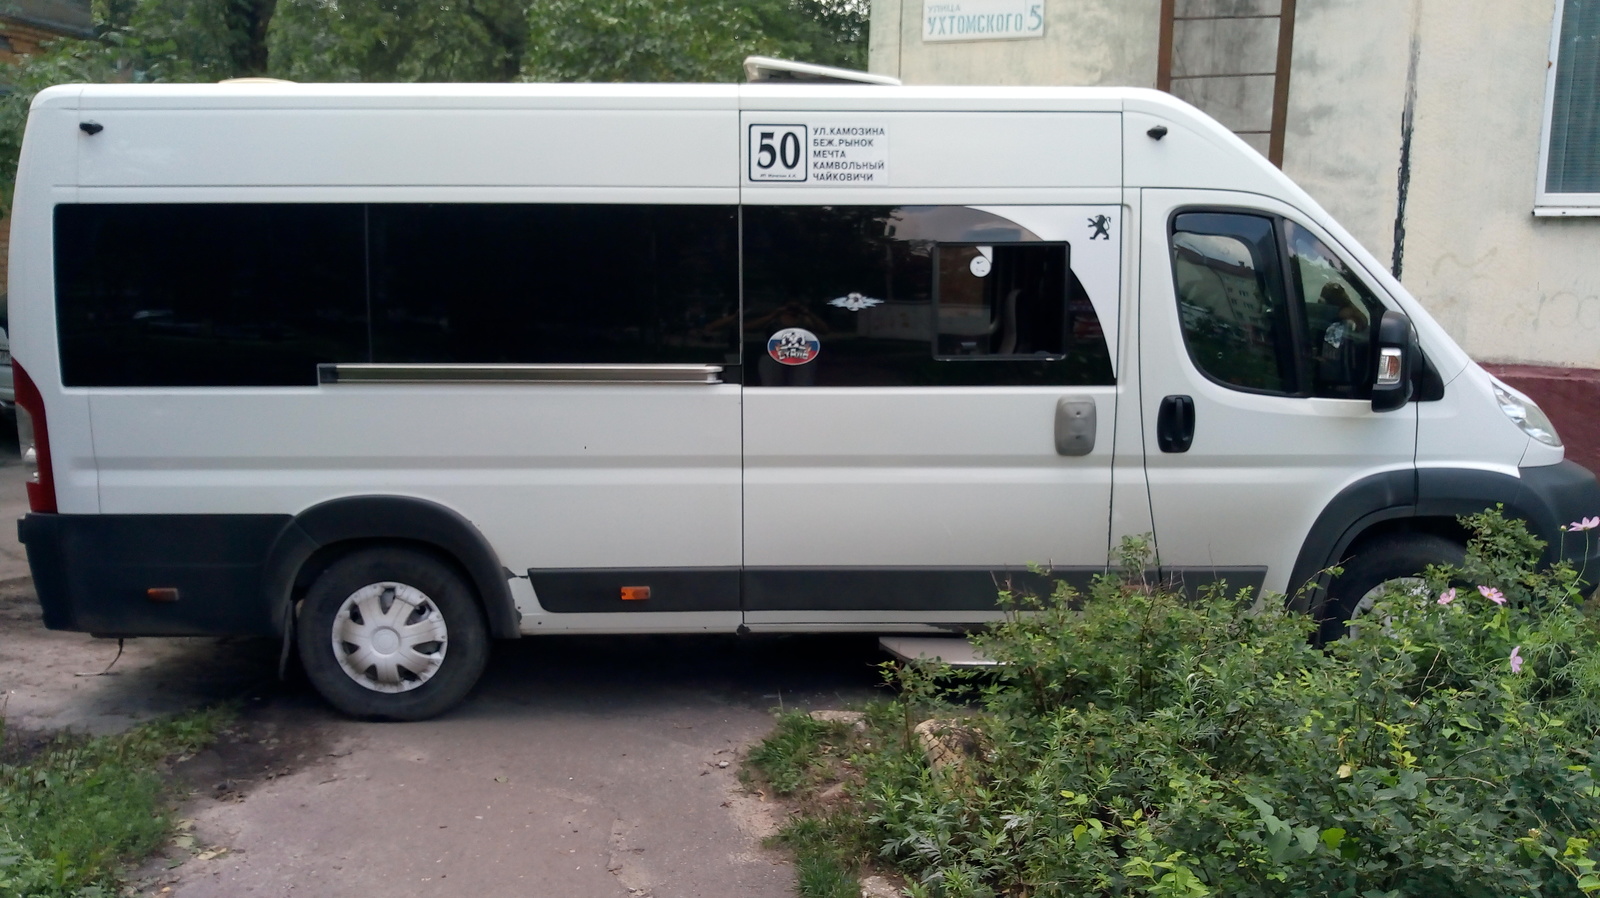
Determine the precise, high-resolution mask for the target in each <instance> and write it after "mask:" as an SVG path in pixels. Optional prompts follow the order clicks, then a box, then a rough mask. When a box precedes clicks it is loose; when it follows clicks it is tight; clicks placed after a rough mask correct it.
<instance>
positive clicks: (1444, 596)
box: [1439, 587, 1456, 605]
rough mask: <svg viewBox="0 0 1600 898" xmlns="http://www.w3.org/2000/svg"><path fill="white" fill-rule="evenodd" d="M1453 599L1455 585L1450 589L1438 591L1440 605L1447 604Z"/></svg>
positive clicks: (1454, 598)
mask: <svg viewBox="0 0 1600 898" xmlns="http://www.w3.org/2000/svg"><path fill="white" fill-rule="evenodd" d="M1455 600H1456V591H1455V587H1451V588H1450V589H1447V590H1445V591H1444V592H1441V593H1439V604H1441V605H1448V604H1450V603H1451V602H1454V601H1455Z"/></svg>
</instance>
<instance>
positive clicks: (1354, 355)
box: [1284, 221, 1383, 400]
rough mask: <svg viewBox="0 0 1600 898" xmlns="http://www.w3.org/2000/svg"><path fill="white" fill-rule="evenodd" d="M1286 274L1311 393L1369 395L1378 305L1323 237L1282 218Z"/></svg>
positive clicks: (1380, 313) (1342, 396) (1380, 306)
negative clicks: (1300, 306) (1298, 311)
mask: <svg viewBox="0 0 1600 898" xmlns="http://www.w3.org/2000/svg"><path fill="white" fill-rule="evenodd" d="M1284 233H1285V235H1286V237H1287V239H1288V244H1289V259H1290V261H1291V262H1292V263H1293V264H1291V265H1290V266H1289V276H1290V278H1291V279H1292V280H1293V281H1294V285H1295V291H1296V293H1298V294H1299V296H1300V297H1301V300H1302V302H1303V303H1304V312H1305V321H1306V327H1305V329H1304V333H1305V338H1304V339H1305V341H1306V344H1307V345H1306V348H1305V350H1304V352H1305V354H1306V356H1307V357H1308V358H1309V360H1310V364H1309V366H1308V371H1309V372H1310V375H1311V385H1310V388H1311V389H1310V392H1311V395H1313V396H1322V397H1326V398H1329V399H1363V400H1364V399H1371V398H1372V379H1373V377H1374V376H1375V375H1376V373H1377V368H1376V366H1375V364H1374V362H1373V359H1372V337H1373V331H1374V329H1375V326H1376V324H1377V321H1378V319H1379V318H1381V317H1382V316H1383V304H1382V303H1380V302H1379V301H1378V298H1377V297H1376V296H1374V295H1373V293H1372V291H1371V290H1369V289H1367V287H1366V285H1365V284H1362V283H1361V281H1360V279H1358V278H1356V277H1355V276H1354V275H1353V274H1352V273H1351V272H1350V269H1349V268H1348V267H1347V266H1346V265H1345V264H1344V262H1343V261H1342V260H1340V258H1339V257H1338V256H1337V255H1335V254H1334V253H1333V251H1332V250H1330V249H1328V247H1327V246H1326V245H1325V244H1323V242H1322V241H1320V240H1318V239H1317V238H1316V237H1314V236H1312V235H1311V233H1310V232H1309V231H1307V230H1306V229H1305V228H1302V227H1300V226H1299V225H1297V224H1295V223H1294V222H1292V221H1286V222H1284Z"/></svg>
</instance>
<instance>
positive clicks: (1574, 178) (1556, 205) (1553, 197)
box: [1535, 0, 1600, 215]
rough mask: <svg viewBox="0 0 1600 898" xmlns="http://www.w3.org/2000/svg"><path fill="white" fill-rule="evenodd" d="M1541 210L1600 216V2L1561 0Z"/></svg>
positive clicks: (1550, 77)
mask: <svg viewBox="0 0 1600 898" xmlns="http://www.w3.org/2000/svg"><path fill="white" fill-rule="evenodd" d="M1550 59H1551V64H1550V69H1549V75H1548V76H1547V78H1548V80H1547V82H1546V87H1545V122H1544V146H1543V153H1542V157H1543V158H1542V160H1541V164H1540V166H1539V197H1538V201H1537V208H1536V209H1535V212H1536V213H1538V214H1543V215H1600V0H1558V2H1557V4H1556V21H1555V33H1554V37H1553V38H1552V40H1551V42H1550Z"/></svg>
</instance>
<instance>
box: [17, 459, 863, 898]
mask: <svg viewBox="0 0 1600 898" xmlns="http://www.w3.org/2000/svg"><path fill="white" fill-rule="evenodd" d="M24 510H25V501H24V500H23V499H22V476H21V470H20V467H19V466H18V465H16V464H15V462H10V463H8V464H4V465H0V517H3V518H4V519H5V520H7V524H6V525H5V532H4V533H0V691H3V692H4V700H5V715H6V718H7V724H8V726H9V727H11V728H12V730H13V735H14V736H15V735H16V734H17V733H19V732H26V731H50V730H55V729H60V728H63V727H66V728H72V729H75V730H79V731H89V732H106V731H113V730H117V729H121V728H124V727H126V726H129V725H131V724H132V723H134V722H137V721H139V720H144V719H148V718H150V717H152V716H155V715H159V714H165V713H170V712H172V711H176V710H181V709H183V708H187V707H195V706H198V705H203V704H206V703H210V702H216V701H222V700H234V701H237V702H239V703H241V705H242V708H243V711H242V713H241V718H240V722H239V724H238V725H237V726H236V727H235V728H234V730H233V732H232V733H230V734H229V735H228V737H227V738H226V739H224V740H223V741H222V742H221V743H219V744H218V746H217V747H216V748H214V749H212V750H209V751H207V752H204V753H202V754H201V755H200V756H198V757H195V758H190V759H186V760H185V761H184V762H183V763H181V764H180V765H178V774H179V775H180V776H181V778H182V782H184V783H187V784H188V786H189V788H191V789H192V795H191V797H190V799H189V800H188V801H187V802H186V803H185V805H184V806H183V807H182V808H181V810H180V814H181V815H182V816H184V817H185V818H186V819H188V820H192V821H193V822H192V830H191V831H190V833H191V835H189V836H185V838H183V839H182V840H181V842H182V844H181V845H179V846H175V847H174V848H173V849H171V850H170V851H169V852H168V854H167V856H166V857H165V858H163V859H159V860H157V861H155V862H152V863H151V864H149V865H147V866H146V867H145V868H144V869H143V870H141V871H140V872H139V874H138V885H139V888H138V893H139V894H144V895H161V896H178V898H204V896H245V895H251V896H254V895H260V896H274V898H277V896H297V898H298V896H347V895H362V894H382V895H385V896H387V898H402V896H411V895H416V896H422V895H428V896H433V895H440V894H463V895H472V896H500V895H507V896H544V895H550V896H613V895H617V896H625V895H633V896H640V895H651V896H657V898H669V896H695V895H701V896H718V898H722V896H739V898H761V896H773V898H778V896H790V895H792V894H794V892H793V882H794V874H793V871H792V869H791V868H790V866H789V865H788V863H787V861H786V859H785V857H784V856H783V855H782V854H781V853H779V852H773V851H769V850H767V849H765V848H763V847H762V845H761V841H762V839H763V837H765V836H766V835H769V834H770V833H772V832H773V831H774V830H775V828H776V827H777V825H778V824H779V823H780V822H781V816H782V814H783V811H782V809H781V808H780V807H778V806H777V805H775V804H774V803H772V802H768V801H765V800H764V798H763V796H759V795H752V794H748V793H746V792H745V791H744V790H743V789H742V788H741V787H740V785H739V782H738V779H737V771H738V768H739V764H740V758H741V753H742V751H743V750H744V749H745V748H747V747H748V746H749V745H750V744H751V743H752V742H753V741H755V740H757V739H759V738H760V737H761V736H763V735H764V734H765V733H766V732H767V731H768V729H769V728H770V726H771V722H772V713H771V709H773V708H774V707H776V706H778V705H780V704H782V705H783V706H785V707H806V708H839V707H846V706H849V705H852V704H856V703H859V702H861V701H863V700H865V699H866V698H868V697H870V696H871V695H872V694H874V692H875V689H876V685H877V682H878V675H877V672H876V671H875V670H874V667H873V666H874V665H875V664H876V663H877V662H879V661H880V660H882V656H881V655H880V653H879V652H878V651H877V648H876V640H875V639H874V638H872V637H851V636H845V637H840V636H828V637H787V638H773V637H759V638H757V637H746V638H740V637H734V636H715V637H666V636H649V637H616V638H598V637H558V636H543V637H532V638H527V639H523V640H521V641H518V642H512V643H501V644H497V645H496V646H495V654H494V657H493V659H492V661H491V662H490V665H489V669H488V672H487V673H486V674H485V676H484V678H483V680H482V682H481V683H480V685H479V687H478V689H477V690H476V692H475V693H474V694H473V696H472V697H471V698H469V700H468V701H467V702H466V703H465V704H464V705H463V706H462V707H460V708H458V709H457V710H455V711H453V712H451V713H450V714H447V715H445V716H444V717H441V718H439V719H436V720H432V721H427V722H423V723H408V724H373V723H361V722H355V721H351V720H347V719H344V718H342V717H340V716H338V715H337V714H335V713H334V712H333V711H331V710H329V709H328V708H327V707H326V706H325V705H323V704H322V702H321V701H320V700H319V699H318V698H317V696H316V695H315V694H314V693H312V692H311V691H310V689H309V687H307V686H306V685H305V684H304V683H303V682H302V681H300V680H298V679H294V678H292V679H291V681H290V682H288V683H280V682H278V681H277V679H276V662H277V649H278V647H277V645H276V644H275V643H272V642H270V641H262V640H221V639H138V640H130V641H129V642H128V644H127V647H126V650H125V652H124V654H123V656H122V657H121V658H120V659H118V660H117V661H116V663H115V665H113V666H112V667H111V673H110V674H109V675H105V676H98V675H96V674H99V673H100V672H101V671H103V670H104V669H105V668H106V666H107V664H108V663H110V662H111V660H112V658H113V657H114V656H115V654H116V649H117V647H116V644H115V643H114V642H110V641H106V640H95V639H91V638H89V637H87V636H83V635H81V634H71V633H53V632H49V631H46V630H45V629H43V627H42V625H41V624H40V622H39V618H38V614H37V600H36V599H35V598H34V596H33V593H32V585H31V581H29V580H27V578H26V561H25V558H24V557H23V555H22V553H21V550H20V547H19V546H17V545H16V544H15V530H14V529H12V528H11V526H10V524H9V520H10V519H11V518H14V517H15V516H16V515H17V514H20V513H21V512H22V511H24ZM188 825H189V824H186V826H188ZM191 837H192V841H193V844H192V846H191V845H189V844H188V843H189V842H190V839H191Z"/></svg>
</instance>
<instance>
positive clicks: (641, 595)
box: [622, 586, 650, 602]
mask: <svg viewBox="0 0 1600 898" xmlns="http://www.w3.org/2000/svg"><path fill="white" fill-rule="evenodd" d="M648 598H650V587H648V586H624V587H622V601H624V602H643V601H644V600H645V599H648Z"/></svg>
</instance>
